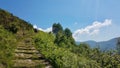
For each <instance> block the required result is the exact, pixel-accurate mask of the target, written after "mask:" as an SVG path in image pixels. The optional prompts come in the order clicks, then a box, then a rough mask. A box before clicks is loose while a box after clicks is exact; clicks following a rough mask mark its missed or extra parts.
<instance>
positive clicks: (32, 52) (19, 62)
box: [13, 39, 53, 68]
mask: <svg viewBox="0 0 120 68" xmlns="http://www.w3.org/2000/svg"><path fill="white" fill-rule="evenodd" d="M13 62H14V65H13V68H53V67H52V65H51V64H50V62H49V61H48V60H46V59H45V58H44V57H43V56H42V55H41V54H40V53H39V51H37V50H36V48H35V47H34V46H33V44H32V42H31V39H27V40H22V41H20V42H19V43H18V45H17V48H16V49H15V58H14V60H13Z"/></svg>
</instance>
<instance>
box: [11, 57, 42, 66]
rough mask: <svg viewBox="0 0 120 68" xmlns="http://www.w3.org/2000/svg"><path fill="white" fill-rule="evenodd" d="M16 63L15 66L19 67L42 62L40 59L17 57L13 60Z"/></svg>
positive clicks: (36, 64)
mask: <svg viewBox="0 0 120 68" xmlns="http://www.w3.org/2000/svg"><path fill="white" fill-rule="evenodd" d="M13 62H14V65H13V67H14V68H15V67H19V68H31V67H35V66H38V65H40V64H42V62H41V61H40V60H31V59H16V60H13Z"/></svg>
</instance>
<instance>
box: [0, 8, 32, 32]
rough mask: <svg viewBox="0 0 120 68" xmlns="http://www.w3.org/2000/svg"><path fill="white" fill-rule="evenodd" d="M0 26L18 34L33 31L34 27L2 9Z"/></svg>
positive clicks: (0, 11) (0, 10)
mask: <svg viewBox="0 0 120 68" xmlns="http://www.w3.org/2000/svg"><path fill="white" fill-rule="evenodd" d="M0 25H2V26H3V27H4V28H5V29H7V30H8V31H10V32H13V33H17V32H19V31H23V32H25V31H28V30H32V29H33V26H32V25H31V24H30V23H28V22H26V21H24V20H21V19H19V18H18V17H16V16H13V14H11V13H9V12H7V11H5V10H2V9H0Z"/></svg>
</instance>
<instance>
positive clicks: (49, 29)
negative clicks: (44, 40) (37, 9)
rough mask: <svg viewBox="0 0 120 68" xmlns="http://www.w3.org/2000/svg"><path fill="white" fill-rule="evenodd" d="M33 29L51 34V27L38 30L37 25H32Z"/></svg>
mask: <svg viewBox="0 0 120 68" xmlns="http://www.w3.org/2000/svg"><path fill="white" fill-rule="evenodd" d="M33 27H34V28H36V29H38V30H41V31H44V32H51V31H52V27H50V28H47V29H42V28H39V27H37V25H33Z"/></svg>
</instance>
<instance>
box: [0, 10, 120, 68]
mask: <svg viewBox="0 0 120 68" xmlns="http://www.w3.org/2000/svg"><path fill="white" fill-rule="evenodd" d="M19 43H20V44H19ZM18 45H23V46H24V47H26V46H27V45H31V46H32V47H33V48H34V47H35V48H36V49H35V51H38V52H37V54H38V53H39V54H40V55H42V59H41V58H40V57H39V58H37V59H39V60H45V61H47V62H48V64H43V63H41V62H38V63H39V64H40V65H39V66H38V65H37V67H36V66H34V67H29V66H27V64H24V65H22V66H23V68H41V67H43V68H45V67H46V65H49V68H120V55H119V53H120V46H119V45H120V43H119V40H118V43H117V44H116V45H117V50H110V51H104V52H103V51H100V49H99V48H90V46H89V45H87V44H79V45H76V43H75V40H74V39H73V37H72V32H71V30H70V29H69V28H66V29H63V27H62V25H61V24H60V23H54V24H53V25H52V32H49V33H46V32H43V31H40V30H37V29H34V28H33V26H32V25H31V24H30V23H28V22H26V21H24V20H21V19H20V18H18V17H15V16H14V15H13V14H10V13H9V12H7V11H5V10H2V9H0V68H13V67H14V64H15V62H13V61H12V60H14V59H16V58H15V54H14V53H15V51H16V49H18V48H17V47H18ZM25 51H26V50H25ZM29 51H30V50H29ZM20 52H22V51H20ZM24 53H25V52H24ZM26 53H28V52H26ZM35 54H36V53H35ZM30 55H31V52H30ZM32 56H33V55H32ZM28 57H29V56H28ZM17 58H18V57H17ZM22 58H25V57H24V56H23V57H22ZM19 59H20V58H19ZM25 59H26V58H25ZM29 59H31V58H29ZM32 60H36V59H35V58H34V59H33V58H32ZM32 60H31V61H28V63H29V62H32ZM34 64H36V63H34ZM34 64H33V65H34ZM18 65H21V64H18ZM25 65H26V66H25ZM31 65H32V63H31Z"/></svg>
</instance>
